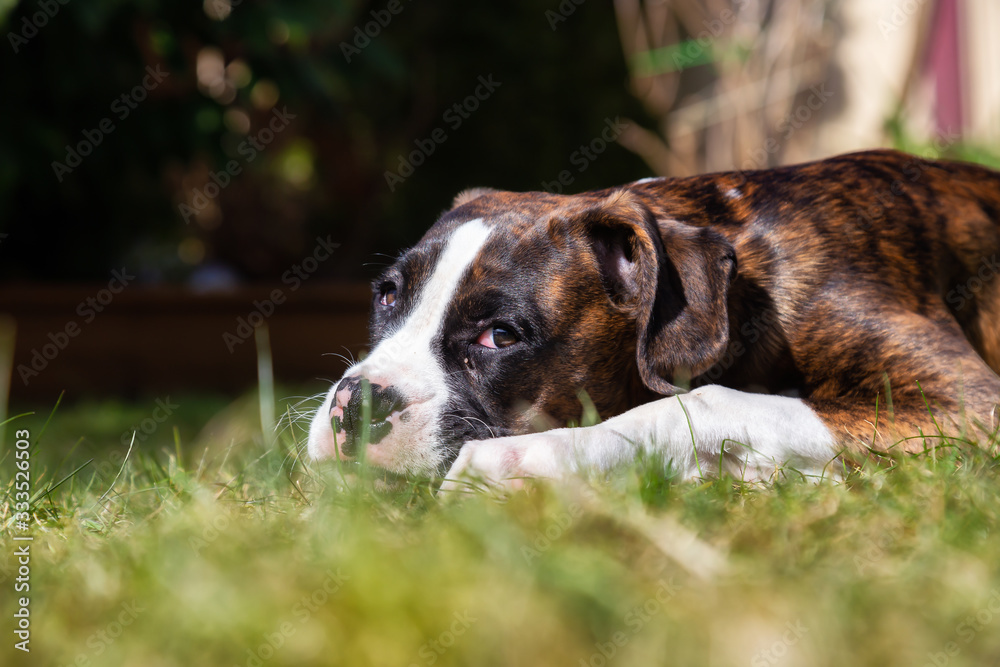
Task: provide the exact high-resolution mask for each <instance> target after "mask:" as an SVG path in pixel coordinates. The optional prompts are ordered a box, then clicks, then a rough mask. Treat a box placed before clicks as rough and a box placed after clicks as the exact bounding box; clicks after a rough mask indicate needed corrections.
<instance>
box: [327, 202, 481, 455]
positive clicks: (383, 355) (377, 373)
mask: <svg viewBox="0 0 1000 667" xmlns="http://www.w3.org/2000/svg"><path fill="white" fill-rule="evenodd" d="M489 234H490V228H489V227H487V226H486V225H484V224H483V222H482V220H480V219H476V220H472V221H470V222H466V223H464V224H462V225H461V226H459V227H458V228H456V229H455V230H454V231H453V232H452V234H451V236H450V238H449V239H448V240H447V242H446V243H445V247H444V250H443V251H442V252H441V254H440V255H439V256H438V260H437V264H436V266H435V267H434V271H433V272H432V273H431V277H430V278H429V279H428V280H427V282H425V283H424V284H423V285H422V286H421V287H420V288H419V296H418V297H417V302H416V304H415V305H414V307H413V309H412V310H411V311H410V313H409V316H408V317H407V318H406V320H405V321H404V322H403V323H402V324H401V325H399V326H398V327H396V328H395V330H392V333H391V335H390V336H389V337H388V338H385V339H384V340H382V342H380V343H379V344H378V345H377V346H375V349H374V350H372V352H371V354H370V355H369V356H368V358H367V359H365V360H364V361H362V362H360V363H357V364H355V365H353V366H351V367H350V368H348V369H347V371H346V372H345V373H344V377H349V376H352V375H360V376H361V377H365V378H368V380H369V381H370V382H371V383H372V384H379V385H382V386H383V387H390V386H391V387H393V388H394V389H395V390H396V391H397V392H398V393H399V394H400V396H402V398H403V400H404V401H405V403H406V408H405V409H404V410H403V411H402V412H401V413H400V414H399V415H397V416H395V417H393V418H392V419H391V420H390V421H391V422H392V424H393V426H392V430H391V431H390V432H389V434H388V435H387V436H385V438H383V439H382V440H381V441H380V442H379V443H378V444H375V445H370V446H369V447H368V448H367V450H366V458H367V460H368V462H369V463H371V464H373V465H377V466H379V467H382V468H385V469H386V470H389V471H391V472H394V473H398V474H406V473H429V472H432V471H434V470H435V469H436V468H437V467H438V465H439V464H440V463H441V461H442V460H443V455H444V452H442V451H441V448H440V446H439V442H440V441H441V435H442V434H441V433H440V429H441V426H440V419H441V416H442V414H443V412H444V409H445V406H446V405H447V403H448V384H447V382H446V381H445V370H444V366H443V365H442V362H441V360H440V359H438V358H437V357H436V356H435V354H434V351H433V350H432V348H431V346H432V344H433V341H434V339H435V338H436V337H437V336H438V334H439V333H440V332H441V328H442V327H443V325H444V317H445V313H446V312H447V310H448V306H449V305H450V304H451V302H452V300H453V299H454V296H455V290H456V289H457V288H458V284H459V282H460V281H461V280H462V277H463V276H464V275H465V273H466V271H467V270H468V268H469V265H471V264H472V262H473V260H475V258H476V256H477V255H478V254H479V251H480V249H481V248H482V247H483V244H484V243H486V239H487V238H488V237H489ZM335 400H336V384H335V385H334V386H333V388H331V390H330V393H329V394H327V397H326V401H325V402H324V403H323V405H322V407H320V409H319V410H317V411H316V415H315V416H314V417H313V421H312V425H311V426H310V429H309V455H310V456H311V457H312V458H314V459H321V458H328V457H331V456H336V449H335V445H334V436H333V427H332V425H331V423H330V410H331V409H332V408H333V406H334V405H335V403H334V402H335ZM338 441H339V439H338Z"/></svg>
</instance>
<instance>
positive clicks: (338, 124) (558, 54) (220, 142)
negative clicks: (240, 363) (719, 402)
mask: <svg viewBox="0 0 1000 667" xmlns="http://www.w3.org/2000/svg"><path fill="white" fill-rule="evenodd" d="M388 4H389V3H387V2H384V1H381V2H380V1H376V2H367V3H366V2H353V3H348V2H328V1H322V2H321V1H305V0H298V1H294V0H293V1H283V2H280V3H279V2H268V1H254V0H243V2H240V3H239V4H236V5H235V6H231V8H230V9H231V13H230V14H229V15H228V16H227V17H226V18H225V19H224V20H221V21H220V20H213V19H212V18H210V17H209V14H210V13H212V12H217V11H218V10H217V9H215V7H223V8H225V7H228V6H229V5H228V3H219V2H218V1H217V0H209V1H208V3H205V4H204V5H203V3H200V2H182V3H178V2H158V1H156V0H125V1H122V0H87V1H79V0H71V1H69V2H67V4H65V5H60V4H58V2H57V0H51V2H49V1H48V0H45V1H43V2H41V3H39V2H38V1H37V0H30V1H27V2H20V3H17V5H16V7H15V8H14V9H13V11H12V12H11V13H10V14H9V15H8V16H7V18H6V25H5V27H4V33H5V34H6V36H7V39H5V40H4V42H5V43H4V44H3V47H2V48H0V68H2V69H0V71H2V81H3V87H4V89H5V90H6V93H5V99H4V100H3V102H2V103H0V104H2V115H3V122H2V123H0V232H3V233H6V234H7V235H8V237H7V238H6V239H4V240H3V242H0V280H3V281H6V282H7V283H10V282H11V281H32V282H47V283H52V282H66V281H98V282H100V281H106V280H107V279H108V277H109V271H110V269H111V268H113V267H121V266H127V267H129V268H130V269H134V270H136V271H137V272H138V274H139V279H138V280H139V282H140V283H146V284H150V283H171V284H181V283H185V282H186V281H190V280H192V277H193V276H195V278H196V279H198V278H199V277H200V278H202V279H204V280H206V281H208V283H210V284H216V282H217V281H218V280H220V279H224V280H225V281H228V280H229V279H236V280H238V281H240V282H254V281H273V280H277V279H278V278H279V277H280V276H281V275H282V273H283V272H284V271H286V270H287V269H288V268H289V267H290V266H291V265H292V264H293V263H295V262H296V261H298V260H300V259H302V257H303V256H304V255H305V254H308V253H309V252H311V249H312V247H313V246H314V245H315V238H316V236H317V235H321V234H322V235H324V236H325V235H328V234H329V235H331V236H332V239H333V240H334V241H335V242H339V243H341V244H342V246H341V253H340V256H338V257H336V258H335V259H334V261H330V262H325V263H324V264H323V266H321V267H320V270H319V272H318V273H317V276H318V277H321V278H331V277H336V278H364V279H368V278H370V277H371V275H372V273H373V272H375V271H376V270H377V268H378V267H377V266H376V267H374V268H372V267H368V268H366V266H365V265H366V263H367V262H371V261H373V258H374V257H375V256H376V253H387V254H390V255H391V254H394V253H396V252H398V251H399V250H400V249H401V248H402V247H404V246H406V245H408V244H412V243H413V242H415V241H416V240H417V239H419V237H420V235H421V233H422V232H423V230H425V229H426V228H427V227H428V226H429V224H430V223H432V222H433V220H434V219H435V218H436V216H437V215H438V214H439V213H440V212H441V210H442V209H444V208H445V207H446V206H447V205H448V204H449V202H450V199H451V197H452V196H453V195H454V194H455V193H457V192H458V191H459V190H461V189H463V188H466V187H469V186H473V185H484V184H489V185H491V186H494V187H501V188H507V189H516V190H529V189H535V190H537V189H540V188H541V183H542V181H549V180H552V179H554V178H555V177H556V175H557V174H558V173H559V172H560V171H562V170H564V169H569V168H572V169H574V173H575V167H573V166H572V165H571V164H570V155H571V154H572V153H573V152H574V151H575V150H577V148H578V147H579V146H580V145H581V144H584V143H587V142H589V141H590V140H591V139H593V138H594V137H597V136H599V135H600V132H601V130H602V129H603V127H604V122H605V119H606V118H614V117H615V116H623V117H626V116H627V117H630V118H640V119H641V118H642V110H641V107H640V105H639V103H638V102H637V101H636V100H635V99H634V98H633V97H632V96H631V95H630V94H629V92H628V90H627V70H626V67H625V63H624V58H623V56H622V49H621V46H620V44H619V39H618V35H617V32H616V26H615V16H614V13H613V9H612V7H611V5H610V4H609V3H603V2H584V3H582V4H581V5H579V6H576V5H573V4H572V3H571V2H569V0H567V1H566V2H565V3H564V5H565V6H567V7H572V8H574V11H573V12H572V13H571V14H569V16H568V17H566V20H565V21H561V22H559V23H558V24H557V25H556V29H555V30H553V29H552V26H551V25H550V18H551V15H550V16H549V17H547V16H546V11H558V7H559V3H558V2H555V1H550V2H532V1H527V0H522V1H520V2H505V3H501V4H494V3H481V4H480V3H476V4H472V3H466V2H436V3H423V2H410V1H408V0H399V3H398V7H401V11H400V12H399V13H398V14H396V15H391V14H389V13H388V12H387V11H386V7H387V5H388ZM50 5H51V7H57V8H58V11H57V12H55V15H54V16H52V17H51V18H48V19H47V22H46V24H45V25H43V26H42V27H41V28H39V29H38V30H37V34H36V35H34V36H33V37H30V39H27V43H19V44H18V45H17V48H18V52H17V53H14V45H13V44H12V43H11V38H10V36H9V33H11V32H13V33H16V34H22V35H23V34H24V21H25V19H28V20H29V21H30V20H31V19H32V17H33V16H35V15H37V14H38V12H40V11H43V9H44V7H49V6H50ZM51 7H50V12H51ZM373 11H374V12H377V13H380V15H381V18H382V19H383V21H384V20H385V17H386V16H387V15H388V16H391V20H390V21H389V22H388V24H387V25H386V26H385V27H382V26H378V33H377V36H376V37H374V38H371V40H370V43H369V44H368V45H367V46H366V47H365V48H363V49H362V50H361V52H360V53H359V54H358V53H353V54H351V61H350V62H347V58H346V57H345V55H344V53H343V50H342V49H343V47H342V43H347V44H351V45H352V46H353V43H354V40H355V39H356V37H357V35H356V32H355V29H356V28H358V27H360V28H361V29H364V28H365V26H366V24H371V25H370V26H368V27H369V32H375V29H374V27H375V26H377V25H378V24H377V23H374V21H375V20H376V18H375V17H373V16H372V14H371V12H373ZM29 31H30V29H29ZM358 43H361V44H363V43H364V42H363V41H362V40H359V41H358ZM206 48H209V49H212V48H214V49H218V50H219V52H221V54H222V56H223V58H224V60H225V63H227V64H229V63H232V62H233V61H239V62H240V63H242V64H243V65H245V68H242V67H241V69H243V71H242V72H235V74H236V76H235V77H233V78H231V79H230V82H229V84H227V86H228V88H229V90H228V91H225V90H224V91H223V92H222V94H221V95H213V93H212V92H211V91H210V90H206V87H205V85H203V84H204V81H202V82H201V83H202V85H199V84H200V81H199V74H198V63H199V56H200V54H203V49H206ZM147 67H152V68H156V67H159V68H161V71H168V72H169V76H167V77H166V78H165V79H164V80H163V82H162V83H160V84H159V85H157V86H156V87H155V88H154V89H152V90H151V91H150V92H149V95H148V98H147V99H145V100H144V101H141V102H138V103H137V104H136V105H135V106H136V108H135V109H134V110H130V112H129V115H128V116H127V117H126V118H125V119H119V118H118V116H117V115H116V114H115V112H113V111H112V110H111V104H112V102H113V101H114V100H115V99H116V98H118V97H120V96H121V95H122V94H128V93H129V91H130V90H132V89H133V87H135V86H136V85H138V84H140V83H141V81H142V79H143V77H144V76H145V75H146V72H145V70H146V68H147ZM231 74H233V73H231ZM479 76H483V77H489V76H492V77H493V79H494V80H495V81H498V82H500V83H501V86H500V87H499V88H498V89H497V90H496V92H495V93H494V94H493V95H491V96H490V97H489V98H488V99H487V100H485V101H483V102H481V103H480V106H479V108H478V109H477V110H476V111H475V112H473V113H471V114H469V118H468V119H467V120H465V121H463V124H462V126H461V127H459V128H458V129H456V130H452V129H451V128H450V127H449V126H448V125H447V123H445V122H444V121H443V120H442V116H443V114H444V113H445V112H446V111H447V110H448V109H449V107H451V106H452V105H453V104H455V103H460V102H461V101H462V100H463V99H464V98H466V97H467V96H469V95H470V94H472V93H473V91H474V89H475V88H476V86H477V85H478V81H477V79H478V77H479ZM261 82H264V86H263V87H262V88H261V90H267V89H268V88H269V87H270V86H271V85H273V86H275V87H276V89H277V91H278V93H279V97H278V100H277V103H276V105H275V107H274V108H275V109H287V110H288V112H289V113H291V114H294V115H295V119H294V120H293V121H291V123H290V124H289V125H288V127H287V129H285V130H284V131H282V132H280V133H279V134H277V136H276V138H275V140H274V141H273V142H272V143H271V144H269V145H267V146H266V148H265V149H264V150H263V151H261V152H260V154H259V155H258V156H257V158H256V159H254V161H253V162H252V163H249V164H247V163H246V161H245V159H244V158H243V157H240V155H239V154H237V153H235V152H234V150H233V147H234V146H237V145H238V144H239V143H240V142H241V141H242V140H243V139H244V137H243V136H242V132H241V128H240V125H239V122H236V123H235V124H234V123H233V122H232V120H233V118H240V117H242V118H244V119H246V118H249V120H250V134H251V135H254V134H256V133H257V132H258V131H259V129H260V128H263V127H266V124H267V122H268V120H269V119H270V118H271V115H272V112H273V110H272V109H270V108H260V105H257V106H255V104H254V102H253V92H254V89H255V87H256V86H258V84H260V83H261ZM234 93H235V94H234ZM121 108H123V107H122V106H121V105H118V106H117V107H116V109H121ZM230 112H235V113H236V116H233V114H232V113H230ZM227 113H229V118H228V119H227ZM241 114H242V116H241ZM104 118H111V120H112V122H113V123H114V125H115V129H114V131H113V132H112V133H110V134H107V135H104V136H103V139H102V141H101V143H100V144H99V145H97V146H96V147H95V148H94V150H93V152H92V154H91V155H89V156H87V157H84V158H82V163H81V164H80V166H79V167H77V168H75V169H74V170H73V171H72V173H70V174H66V175H64V176H63V178H62V181H61V182H59V181H58V180H57V178H56V175H55V173H54V170H53V166H52V163H53V162H54V161H59V162H64V161H65V160H66V155H67V148H66V147H67V146H76V145H77V144H78V143H79V142H80V141H82V140H84V139H85V136H84V134H83V133H84V131H93V130H95V129H96V128H98V126H99V123H100V121H101V120H102V119H104ZM437 127H443V128H444V129H445V131H446V133H447V135H448V139H447V141H445V142H444V143H443V144H441V145H439V146H437V147H436V149H435V151H434V153H433V154H432V155H430V156H429V157H427V159H426V161H425V163H424V164H423V165H422V166H421V167H419V168H417V169H416V171H415V173H414V174H413V176H412V177H410V178H408V179H407V180H406V181H405V182H404V183H402V184H399V185H397V186H396V187H395V191H390V187H389V185H387V183H386V179H385V176H384V172H385V171H386V170H393V171H396V170H397V169H398V167H399V156H400V155H401V154H406V153H409V152H410V151H412V150H414V147H415V146H414V142H415V141H416V140H421V139H426V138H427V137H429V136H430V134H431V132H432V131H433V130H434V129H435V128H437ZM243 129H244V130H245V126H244V127H243ZM230 159H236V160H237V161H238V162H239V163H240V165H241V166H242V167H243V170H242V173H241V174H239V175H238V176H236V177H235V178H233V180H232V182H231V183H230V184H229V185H228V186H227V187H225V188H223V189H222V191H221V194H220V195H219V196H218V197H217V198H216V200H215V202H216V203H217V204H218V210H217V211H211V212H210V214H209V215H206V216H204V219H202V218H200V217H199V218H196V219H192V221H191V222H190V223H189V224H186V223H185V220H184V218H183V216H182V215H181V213H180V212H179V205H180V204H181V203H183V202H185V201H189V200H190V197H191V193H192V192H193V191H194V190H195V189H196V188H199V187H204V185H205V184H206V183H208V182H209V181H208V180H207V178H208V175H209V174H210V173H211V172H217V171H218V170H220V169H222V168H223V167H224V165H225V164H226V163H227V161H228V160H230ZM649 174H650V171H649V169H648V168H647V167H645V166H644V164H643V163H642V161H641V160H639V159H638V158H637V157H635V156H634V155H633V154H631V153H629V152H628V151H626V150H624V149H623V148H621V147H620V146H618V145H612V146H611V147H610V148H609V149H608V150H607V151H606V152H605V153H604V154H603V155H602V156H601V157H600V159H598V160H596V161H594V162H593V163H592V164H591V165H590V166H589V167H588V168H587V169H586V170H585V171H584V172H583V173H580V174H578V178H577V180H576V182H574V184H573V186H572V189H573V190H574V191H580V190H584V189H587V188H591V187H603V186H607V185H610V184H613V183H620V182H627V181H629V180H633V179H635V178H639V177H642V176H646V175H649ZM374 261H376V262H377V263H384V261H385V260H384V259H381V260H374ZM209 268H210V269H211V271H208V270H207V269H209ZM220 277H221V278H220ZM213 279H214V280H213Z"/></svg>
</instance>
